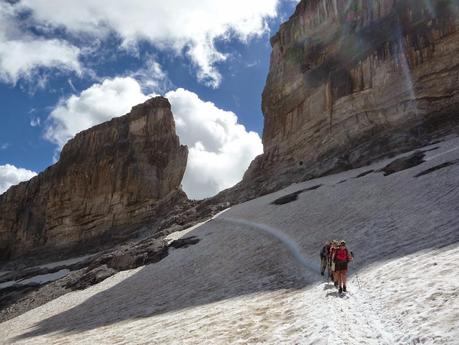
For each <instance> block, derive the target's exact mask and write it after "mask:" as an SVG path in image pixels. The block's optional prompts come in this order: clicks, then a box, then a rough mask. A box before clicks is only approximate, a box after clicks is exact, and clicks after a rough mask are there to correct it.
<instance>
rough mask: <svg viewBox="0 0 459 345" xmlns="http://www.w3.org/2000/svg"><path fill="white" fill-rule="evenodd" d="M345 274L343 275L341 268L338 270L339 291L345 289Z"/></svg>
mask: <svg viewBox="0 0 459 345" xmlns="http://www.w3.org/2000/svg"><path fill="white" fill-rule="evenodd" d="M342 279H343V275H342V271H341V270H339V271H338V290H339V292H342V291H343V280H342Z"/></svg>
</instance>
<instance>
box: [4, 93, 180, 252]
mask: <svg viewBox="0 0 459 345" xmlns="http://www.w3.org/2000/svg"><path fill="white" fill-rule="evenodd" d="M187 155H188V149H187V147H186V146H181V145H180V142H179V138H178V136H177V135H176V133H175V123H174V119H173V116H172V112H171V109H170V104H169V102H168V100H167V99H165V98H162V97H156V98H153V99H150V100H148V101H147V102H145V103H144V104H140V105H137V106H135V107H133V108H132V110H131V112H130V113H129V114H127V115H125V116H122V117H118V118H114V119H112V120H111V121H109V122H106V123H103V124H100V125H98V126H95V127H93V128H91V129H88V130H86V131H83V132H81V133H79V134H77V135H76V136H75V138H73V139H72V140H70V141H69V142H68V143H67V144H66V145H65V146H64V148H63V150H62V153H61V158H60V159H59V161H58V162H57V163H56V164H55V165H53V166H51V167H49V168H48V169H47V170H45V171H44V172H42V173H41V174H39V175H38V176H36V177H34V178H32V179H31V180H30V181H27V182H23V183H21V184H19V185H17V186H14V187H11V188H10V189H9V190H8V191H7V192H5V193H4V194H2V195H0V259H8V258H11V257H18V256H22V255H25V254H33V253H36V252H41V253H43V252H57V251H59V250H64V249H65V250H73V249H76V248H81V247H87V246H94V245H97V244H100V243H104V242H107V241H117V240H122V239H124V238H127V237H128V236H129V235H130V234H131V233H132V231H133V230H135V229H136V228H138V227H139V226H140V225H141V224H144V223H145V222H155V221H160V220H161V219H160V218H161V216H163V215H165V214H166V213H168V212H169V211H170V210H171V209H172V208H173V207H174V206H176V205H177V204H180V203H183V202H186V200H187V197H186V195H185V193H184V192H183V191H182V190H181V187H180V184H181V181H182V177H183V174H184V172H185V168H186V162H187Z"/></svg>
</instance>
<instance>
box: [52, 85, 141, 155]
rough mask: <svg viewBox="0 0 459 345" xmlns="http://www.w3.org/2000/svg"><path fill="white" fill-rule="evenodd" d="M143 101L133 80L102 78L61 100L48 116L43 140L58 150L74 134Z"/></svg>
mask: <svg viewBox="0 0 459 345" xmlns="http://www.w3.org/2000/svg"><path fill="white" fill-rule="evenodd" d="M147 98H148V96H146V95H144V94H143V93H142V90H141V88H140V85H139V83H138V82H137V81H136V80H135V79H133V78H130V77H125V78H114V79H106V80H105V81H104V82H103V83H102V84H94V85H92V86H91V87H90V88H88V89H86V90H84V91H83V92H81V94H80V95H78V96H76V95H72V96H70V97H69V98H67V99H64V100H61V102H59V104H58V105H57V106H56V107H55V108H54V110H53V111H52V112H51V114H50V117H49V119H48V120H49V121H50V125H49V126H48V127H47V129H46V132H45V138H47V139H48V140H50V141H51V142H53V143H55V144H57V145H58V146H59V147H60V148H62V146H63V145H64V144H65V143H66V142H67V141H68V140H69V139H70V138H72V137H73V136H74V135H75V134H77V133H78V132H81V131H83V130H85V129H87V128H90V127H92V126H95V125H97V124H99V123H102V122H105V121H108V120H110V119H111V118H113V117H117V116H121V115H124V114H126V113H128V112H129V111H130V110H131V107H132V106H133V105H135V104H138V103H142V102H144V101H145V100H146V99H147Z"/></svg>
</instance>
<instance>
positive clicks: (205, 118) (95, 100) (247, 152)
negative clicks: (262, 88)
mask: <svg viewBox="0 0 459 345" xmlns="http://www.w3.org/2000/svg"><path fill="white" fill-rule="evenodd" d="M148 97H149V96H147V95H145V94H143V92H142V90H141V87H140V85H139V83H138V82H137V81H136V80H135V79H133V78H130V77H124V78H115V79H108V80H105V81H104V82H103V83H102V84H94V85H93V86H91V87H90V88H88V89H86V90H84V91H83V92H82V93H81V94H80V95H78V96H76V95H73V96H71V97H69V98H68V99H66V100H63V101H61V102H60V103H59V104H58V105H57V106H56V108H55V109H54V110H53V111H52V112H51V115H50V118H49V122H50V123H49V125H48V128H47V131H46V138H48V139H49V140H50V141H52V142H54V143H56V144H57V145H58V146H59V147H62V146H63V145H64V144H65V142H66V141H67V140H68V139H70V138H71V137H73V136H74V135H75V134H76V133H78V132H79V131H82V130H84V129H87V128H89V127H92V126H94V125H96V124H98V123H101V122H104V121H107V120H109V119H111V118H112V117H115V116H119V115H123V114H125V113H127V112H128V111H129V110H130V109H131V107H132V106H133V105H135V104H138V103H141V102H143V101H145V100H146V99H147V98H148ZM166 97H167V98H169V100H170V102H171V104H172V110H173V113H174V117H175V122H176V127H177V134H178V135H179V137H180V141H181V143H182V144H186V145H188V147H189V151H190V152H189V157H188V165H187V169H186V172H185V177H184V180H183V183H182V184H183V189H184V191H185V192H186V193H187V194H188V196H189V197H190V198H196V199H200V198H204V197H208V196H212V195H214V194H216V193H218V192H219V191H221V190H223V189H225V188H228V187H230V186H232V185H234V184H235V183H237V182H238V181H239V180H240V179H241V178H242V175H243V174H244V172H245V170H246V169H247V167H248V166H249V164H250V162H251V161H252V159H253V158H254V157H255V156H256V155H258V154H260V153H261V152H262V149H263V146H262V143H261V139H260V137H259V135H258V134H257V133H255V132H247V130H246V129H245V127H244V126H243V125H241V124H238V123H237V116H236V115H235V114H234V113H233V112H230V111H224V110H222V109H219V108H218V107H216V106H215V105H214V104H213V103H210V102H204V101H203V100H201V99H200V98H199V97H198V96H197V95H196V94H194V93H192V92H190V91H187V90H184V89H177V90H175V91H170V92H168V93H167V94H166Z"/></svg>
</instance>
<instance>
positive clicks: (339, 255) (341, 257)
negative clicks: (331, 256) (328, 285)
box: [335, 248, 349, 262]
mask: <svg viewBox="0 0 459 345" xmlns="http://www.w3.org/2000/svg"><path fill="white" fill-rule="evenodd" d="M335 259H336V260H337V261H345V262H348V261H349V252H348V251H347V248H344V249H341V248H339V249H337V250H336V252H335Z"/></svg>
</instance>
